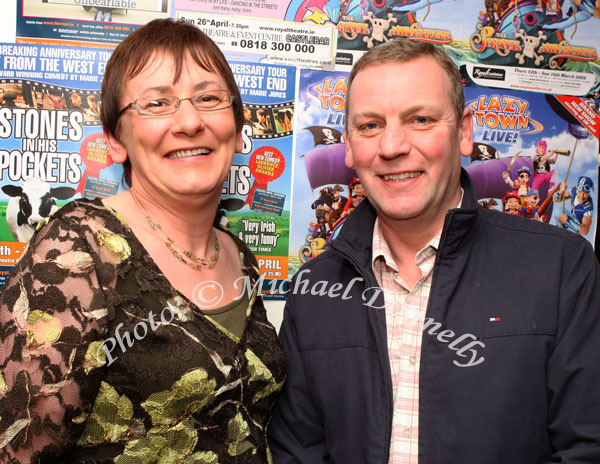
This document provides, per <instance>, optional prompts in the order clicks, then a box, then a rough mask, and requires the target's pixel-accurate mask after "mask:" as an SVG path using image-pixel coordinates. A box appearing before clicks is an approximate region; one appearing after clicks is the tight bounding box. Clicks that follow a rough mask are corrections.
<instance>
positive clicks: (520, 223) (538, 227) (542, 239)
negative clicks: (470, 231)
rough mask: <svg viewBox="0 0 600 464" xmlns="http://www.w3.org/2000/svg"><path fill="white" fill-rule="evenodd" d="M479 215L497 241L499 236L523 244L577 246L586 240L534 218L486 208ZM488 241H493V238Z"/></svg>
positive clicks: (499, 239)
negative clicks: (533, 242)
mask: <svg viewBox="0 0 600 464" xmlns="http://www.w3.org/2000/svg"><path fill="white" fill-rule="evenodd" d="M479 216H480V219H481V223H482V225H483V226H484V227H488V228H489V229H490V230H491V231H492V232H493V234H494V235H493V236H492V237H494V238H495V239H496V240H497V241H501V238H505V239H506V240H508V241H512V240H515V239H516V240H519V241H521V243H523V244H527V243H530V241H536V242H539V243H545V244H546V245H551V246H555V247H564V246H567V247H570V246H579V245H581V244H582V242H586V240H585V238H583V237H582V236H580V235H579V234H574V233H573V232H571V231H568V230H565V229H562V228H561V227H557V226H554V225H550V224H546V223H544V222H541V221H537V220H535V219H530V218H525V217H522V216H517V215H513V214H507V213H501V212H499V211H487V210H482V211H481V212H480V214H479ZM490 241H491V243H494V240H490Z"/></svg>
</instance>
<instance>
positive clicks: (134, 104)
mask: <svg viewBox="0 0 600 464" xmlns="http://www.w3.org/2000/svg"><path fill="white" fill-rule="evenodd" d="M210 92H222V93H224V94H226V95H227V96H228V97H229V104H228V105H227V106H221V107H219V108H209V109H207V108H198V107H197V106H196V105H194V100H193V99H194V97H197V96H199V95H204V94H206V93H210ZM165 97H168V98H171V97H172V98H175V99H177V103H176V104H175V107H174V109H173V111H169V112H168V113H142V112H140V107H139V106H138V101H139V100H145V99H152V98H157V99H158V98H165ZM185 100H189V102H190V103H191V104H192V106H193V107H194V109H195V110H196V111H200V112H202V113H209V112H212V111H220V110H224V109H227V108H230V107H231V106H233V102H234V101H235V96H234V95H233V94H232V93H231V92H230V91H229V90H223V89H215V90H210V91H207V90H202V91H200V92H197V93H195V94H194V95H191V96H189V97H185V98H179V97H177V96H175V95H149V96H147V97H140V98H136V99H135V100H134V101H132V102H131V103H129V104H128V105H127V106H125V107H124V108H123V109H122V110H121V111H119V116H118V117H119V118H120V117H121V116H122V115H123V113H125V111H127V110H129V109H132V108H133V109H135V110H136V111H137V113H138V114H139V115H140V116H169V115H171V114H175V113H176V112H177V110H178V109H179V107H180V106H181V102H182V101H185Z"/></svg>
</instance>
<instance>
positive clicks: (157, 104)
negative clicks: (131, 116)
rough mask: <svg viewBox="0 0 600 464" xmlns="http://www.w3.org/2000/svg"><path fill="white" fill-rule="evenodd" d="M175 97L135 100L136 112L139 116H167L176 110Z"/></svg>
mask: <svg viewBox="0 0 600 464" xmlns="http://www.w3.org/2000/svg"><path fill="white" fill-rule="evenodd" d="M177 102H178V100H177V97H174V96H172V95H171V96H162V97H154V96H152V97H144V98H138V99H137V100H136V105H137V110H138V113H140V114H146V115H155V114H169V113H174V112H175V111H176V110H177Z"/></svg>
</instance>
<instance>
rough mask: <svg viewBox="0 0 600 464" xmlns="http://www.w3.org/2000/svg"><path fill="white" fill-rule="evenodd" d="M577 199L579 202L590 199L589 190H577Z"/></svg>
mask: <svg viewBox="0 0 600 464" xmlns="http://www.w3.org/2000/svg"><path fill="white" fill-rule="evenodd" d="M577 199H578V200H579V203H585V202H586V201H588V200H589V199H590V192H584V191H583V190H577Z"/></svg>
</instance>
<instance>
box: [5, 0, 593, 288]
mask: <svg viewBox="0 0 600 464" xmlns="http://www.w3.org/2000/svg"><path fill="white" fill-rule="evenodd" d="M14 1H15V2H16V4H17V9H16V17H15V18H14V22H15V23H16V37H15V41H17V42H19V43H34V44H35V43H37V44H39V46H38V47H37V48H36V47H31V48H30V46H29V45H25V46H24V48H18V47H19V46H18V45H15V44H6V45H5V46H4V47H9V48H3V49H2V50H1V52H2V53H0V58H1V59H2V63H0V79H2V82H1V83H0V86H2V87H4V93H5V97H6V102H8V103H7V104H6V105H11V106H12V108H11V110H12V109H16V110H17V114H18V111H19V110H20V109H25V110H27V109H31V108H33V107H34V106H35V107H39V108H40V109H41V110H44V111H48V112H50V111H51V108H52V109H56V110H58V109H60V110H61V111H73V110H75V111H78V110H76V109H74V108H73V105H74V104H75V103H73V102H72V101H71V98H74V99H76V98H77V97H71V94H72V93H80V94H81V95H80V96H81V102H82V103H81V104H82V107H83V112H82V114H83V117H84V120H83V121H82V122H81V127H82V129H81V132H83V134H82V139H80V140H77V141H74V140H69V139H67V140H55V141H54V142H53V143H54V145H53V146H52V147H46V146H42V145H43V143H44V142H39V143H42V145H40V146H39V147H35V146H34V145H35V144H36V143H38V142H35V141H32V139H33V137H29V136H27V134H25V133H24V135H22V136H19V134H18V133H17V132H15V131H14V130H11V134H10V136H8V137H5V138H3V139H2V140H1V143H0V150H3V152H8V153H9V155H8V158H7V160H8V161H6V162H7V163H8V164H9V165H10V166H11V167H10V168H9V171H10V169H12V171H10V172H9V174H10V175H12V177H14V178H15V179H17V180H15V181H14V182H13V180H11V177H10V176H9V175H8V174H5V177H4V178H3V180H2V182H3V183H2V185H5V184H8V183H18V182H19V180H18V177H19V174H20V173H19V172H17V170H18V166H19V165H18V164H17V165H15V166H14V167H12V164H13V163H16V161H15V160H16V158H17V155H12V156H13V158H10V156H11V155H10V153H11V151H14V150H17V151H19V152H27V150H30V151H31V150H33V152H35V151H36V150H37V151H39V152H40V153H41V152H44V149H46V150H45V151H46V152H48V153H59V154H60V153H75V152H77V153H80V152H81V147H80V146H78V144H79V145H81V143H82V142H83V140H84V139H85V138H86V137H88V135H90V134H93V133H96V132H97V133H101V130H100V129H99V126H98V123H97V121H93V120H92V118H93V116H90V115H86V110H87V109H88V107H89V106H90V105H93V104H94V103H93V98H92V97H94V96H97V93H98V89H99V87H100V82H101V78H102V72H103V65H104V63H105V61H106V59H107V58H108V55H109V53H110V51H109V50H106V49H109V48H113V47H114V46H116V44H118V43H119V42H120V41H121V40H122V39H123V38H124V37H126V36H127V35H128V34H129V33H131V32H132V31H133V30H135V29H136V28H138V27H141V25H143V24H145V23H146V22H148V21H149V20H151V19H154V18H158V17H167V16H170V17H174V18H181V19H185V20H186V21H189V22H191V23H193V24H195V25H196V26H198V27H199V28H201V29H202V30H204V31H205V32H206V33H207V34H208V35H210V36H211V37H212V38H213V40H215V41H216V42H217V43H218V44H219V46H220V47H221V48H222V49H223V50H224V52H225V53H226V56H227V57H228V59H229V61H230V63H231V65H232V69H233V70H234V73H235V75H236V79H237V80H238V84H239V86H240V89H241V91H242V98H243V100H244V106H245V111H246V114H247V122H246V125H245V129H244V130H245V132H244V142H245V143H244V152H243V153H241V154H237V155H236V158H235V162H234V166H233V167H232V170H231V173H230V177H229V179H228V181H227V183H226V184H225V187H224V189H223V202H222V205H223V206H224V207H225V208H226V209H227V210H228V212H227V216H228V220H229V223H230V226H231V227H232V230H234V232H235V233H236V234H237V235H238V236H240V237H242V238H243V239H244V240H246V241H247V243H248V244H249V246H250V247H251V248H252V249H253V250H254V251H255V253H256V254H257V255H258V257H259V261H260V263H261V271H262V272H263V275H264V276H265V278H268V279H270V278H273V279H275V280H277V281H278V282H279V281H283V280H285V278H286V277H287V276H288V275H291V274H292V273H293V272H294V271H295V270H296V269H297V268H298V267H299V265H300V264H301V262H302V261H303V260H306V259H311V258H312V257H314V256H316V254H318V253H320V252H322V250H324V249H325V248H326V246H327V242H328V241H329V240H330V239H331V238H332V237H334V236H335V234H336V233H337V231H339V228H340V227H341V224H343V217H341V218H340V216H342V215H344V216H345V215H347V214H348V210H351V206H352V204H353V203H356V202H357V200H356V192H359V193H360V191H361V186H360V183H359V182H358V180H357V179H354V177H355V176H354V172H353V171H352V170H349V169H347V168H346V167H345V165H344V162H343V158H344V144H343V142H344V140H343V126H344V105H345V91H346V88H345V85H346V77H347V74H346V73H347V72H348V71H349V70H350V68H351V66H352V65H353V64H354V63H355V62H356V60H357V59H358V58H359V57H360V56H361V55H362V54H363V53H364V52H365V51H366V50H369V49H371V48H373V47H376V46H378V45H379V44H382V43H385V42H388V41H390V40H395V39H398V38H408V39H411V40H421V41H427V42H431V43H435V44H437V45H438V46H440V47H442V48H444V50H446V52H448V53H449V54H450V56H451V57H452V58H453V59H454V61H455V62H456V63H457V65H459V66H460V67H461V70H462V72H463V76H464V84H465V88H466V93H467V99H468V101H469V104H471V105H474V106H473V107H472V108H473V111H477V112H478V115H476V117H475V124H476V126H475V137H476V140H475V142H476V154H475V155H474V156H473V157H472V158H471V159H463V160H462V162H463V166H464V167H466V168H467V169H468V170H469V172H471V173H472V175H473V176H474V177H475V178H476V179H477V182H479V179H480V176H482V175H483V174H481V173H482V172H487V171H488V170H490V172H493V174H492V176H493V178H494V180H493V182H492V184H493V185H494V186H495V187H494V189H495V190H493V191H490V190H486V189H482V190H480V191H479V194H480V201H481V202H482V205H484V206H485V205H488V206H492V207H494V209H498V210H502V209H503V208H506V206H505V205H504V203H503V201H502V200H503V199H504V196H505V194H506V192H507V191H508V190H503V189H504V188H506V187H507V186H509V183H507V182H506V181H505V179H504V178H503V177H502V172H504V171H507V172H508V177H509V179H510V180H511V181H512V182H513V184H514V180H515V176H517V175H518V174H519V173H518V172H517V171H518V169H521V168H523V167H528V168H529V169H530V170H531V182H533V181H534V180H535V178H536V177H537V178H538V179H537V180H535V182H536V184H535V186H536V187H539V188H535V189H533V190H539V197H540V198H539V203H540V207H542V206H543V210H542V212H538V216H540V218H542V219H543V220H545V221H547V222H548V223H550V224H553V225H557V226H562V225H561V221H562V219H561V217H563V216H562V215H563V214H566V215H567V216H568V215H569V212H570V211H571V212H572V210H573V208H574V207H575V206H576V205H573V204H572V203H573V202H574V201H575V200H573V196H574V195H576V191H577V189H576V190H575V193H574V194H573V192H572V189H573V188H574V187H576V186H577V184H578V181H579V180H580V178H582V177H585V178H588V179H589V182H590V185H593V187H590V189H592V188H593V190H590V191H591V192H592V195H591V196H590V198H591V200H592V202H597V190H598V158H599V154H598V127H599V126H600V122H599V118H600V116H599V115H600V112H599V110H598V104H599V102H600V100H599V98H600V58H599V57H598V50H599V45H600V35H598V34H597V29H598V26H600V13H599V12H598V10H597V8H596V5H595V2H594V1H592V0H581V1H579V0H577V1H575V2H574V1H573V0H517V1H509V0H494V1H491V0H490V1H488V0H485V1H483V0H460V1H450V0H408V1H402V2H400V1H398V0H387V1H386V0H381V1H379V0H367V1H363V0H348V1H340V2H330V1H327V2H326V1H313V0H310V1H304V0H207V1H199V0H14ZM11 21H12V19H11ZM42 44H58V45H62V46H59V47H43V46H41V45H42ZM10 47H12V48H10ZM87 47H92V48H87ZM94 47H96V48H94ZM98 47H100V48H98ZM101 48H104V49H105V50H104V51H103V50H101ZM31 50H37V51H36V52H35V53H37V55H31V56H30V55H27V53H34V52H32V51H31ZM280 65H286V66H280ZM296 78H298V83H296V82H295V81H296ZM296 85H298V88H299V89H300V90H299V92H298V95H295V92H294V89H295V86H296ZM21 95H22V96H21ZM88 97H90V100H89V101H88ZM61 99H62V100H64V102H65V103H62V101H61ZM509 101H513V102H515V103H514V104H515V105H516V104H517V103H516V102H520V103H521V105H523V106H518V105H517V106H516V107H515V112H516V113H514V114H511V113H510V108H507V107H506V106H505V105H508V103H506V102H509ZM63 104H64V105H66V106H67V108H66V110H65V109H63V108H59V106H60V105H63ZM23 105H25V106H23ZM51 105H52V106H51ZM6 107H8V106H6ZM518 111H520V113H518ZM42 114H43V112H42ZM69 114H70V113H69ZM513 116H516V117H518V118H526V119H527V121H528V122H527V124H529V125H524V126H520V125H519V124H525V123H523V122H522V119H518V121H517V122H516V123H514V124H513V119H512V117H513ZM6 121H7V122H6V125H10V126H11V127H14V126H15V125H16V124H18V118H17V119H15V118H13V117H12V116H11V117H10V118H8V119H6ZM30 123H31V121H23V122H22V124H24V125H25V126H27V125H28V124H30ZM68 124H69V126H70V127H71V126H72V124H71V122H69V123H68ZM72 128H73V127H72ZM29 135H35V134H33V133H31V134H29ZM78 136H79V134H78ZM38 138H39V137H38ZM24 139H27V141H26V142H25V141H24ZM92 142H93V143H97V144H98V146H102V143H101V141H96V142H94V141H92ZM32 144H33V145H32ZM69 144H71V145H69ZM538 144H539V145H538ZM544 144H545V148H544ZM544 149H545V150H546V155H543V156H542V157H544V156H547V155H549V156H550V157H549V158H548V159H547V160H546V159H544V161H543V164H545V165H546V166H545V167H542V168H540V167H539V166H538V164H539V163H538V162H537V161H536V156H537V153H538V151H540V152H541V151H542V150H544ZM52 150H55V151H52ZM60 156H63V155H60ZM60 156H59V155H54V154H53V155H52V157H51V158H49V159H52V160H54V159H56V160H58V161H56V162H57V163H60V162H61V161H60V159H61V158H60ZM80 156H81V154H80ZM538 160H539V158H538ZM0 161H3V160H0ZM4 161H5V160H4ZM4 161H3V162H4ZM492 161H493V163H492ZM52 163H54V161H52ZM294 164H296V166H294V167H293V165H294ZM67 165H68V164H67ZM84 165H85V163H84V162H83V161H82V166H84ZM26 166H28V169H29V167H30V165H29V164H28V163H26ZM52 166H54V164H52ZM57 166H58V165H57ZM61 166H62V165H61ZM492 166H495V167H494V168H493V169H492V168H491V167H492ZM501 167H503V169H500V168H501ZM508 168H510V169H508ZM36 169H38V171H37V174H41V171H40V170H39V169H41V168H36ZM61 169H63V168H60V169H59V168H55V167H53V168H52V169H51V170H50V171H49V172H48V173H49V174H50V175H49V176H48V177H49V179H53V177H52V173H58V172H67V171H65V170H64V169H63V170H62V171H61ZM108 169H109V168H105V169H103V170H102V173H103V174H102V175H99V174H98V175H93V174H95V171H94V172H92V171H90V170H89V168H88V169H87V172H88V173H91V174H90V175H89V176H87V177H91V178H97V179H101V178H103V177H102V176H103V175H104V174H105V173H107V172H109V170H108ZM110 169H117V167H114V166H113V167H110ZM497 169H500V174H498V173H497V172H496V170H497ZM536 169H537V170H540V169H541V170H543V169H546V170H547V171H548V173H544V172H535V171H536ZM515 170H517V171H515ZM115 173H116V171H115ZM538 174H548V175H546V176H543V178H544V179H546V178H548V179H546V180H545V181H544V182H541V180H540V179H542V177H540V176H539V175H538ZM486 175H487V174H486ZM498 175H499V177H498ZM6 176H8V177H6ZM82 176H83V174H82ZM63 177H64V176H63ZM87 177H86V178H87ZM117 177H118V176H117ZM484 177H485V176H484ZM61 179H63V178H60V176H59V178H58V180H57V181H56V182H58V184H59V185H61V186H62V185H63V184H65V186H66V184H67V183H69V181H66V182H62V180H61ZM109 180H110V179H109ZM21 181H22V180H21ZM51 182H52V180H51ZM79 182H81V179H79V181H78V182H77V187H79ZM86 182H87V181H86ZM540 182H541V183H540ZM561 184H562V185H563V187H564V186H565V185H566V187H564V191H563V192H559V191H558V189H560V185H561ZM488 187H489V186H488ZM488 187H486V188H488ZM89 188H90V189H92V188H93V189H96V191H98V192H101V191H103V189H108V190H107V191H112V190H110V188H108V187H107V186H106V185H101V183H98V182H97V185H94V186H92V185H91V184H90V186H89ZM478 188H481V187H478ZM553 189H557V191H553ZM82 193H83V192H78V194H82ZM292 197H293V202H292ZM340 197H341V198H342V199H343V201H342V200H340ZM554 199H557V200H558V201H554ZM524 200H525V199H524V198H519V201H520V203H523V202H524ZM61 201H63V200H57V203H60V202H61ZM344 201H345V202H346V203H345V204H344V205H343V207H341V208H340V207H339V206H340V205H341V204H342V203H344ZM486 202H487V203H486ZM510 202H511V204H514V203H515V201H514V200H511V201H510ZM544 202H546V204H544ZM493 203H495V204H493ZM563 205H564V206H563ZM346 206H348V207H346ZM520 207H522V205H521V204H520ZM328 209H329V210H330V211H327V210H328ZM563 209H564V211H565V212H564V213H563ZM579 209H581V208H579ZM338 210H339V211H338ZM331 213H334V214H331ZM542 216H543V217H542ZM592 217H593V222H592V224H591V226H590V228H589V231H588V232H587V233H586V234H585V236H586V238H588V240H590V241H591V242H594V237H595V233H596V224H597V219H596V214H595V213H594V214H593V215H592ZM290 220H291V221H292V223H291V224H290ZM570 224H571V225H573V220H571V222H570ZM573 228H576V224H575V226H573ZM8 233H9V232H8V229H5V231H4V235H3V236H2V235H0V238H2V237H8V239H7V240H5V242H6V243H8V242H11V239H10V236H8V235H7V234H8ZM288 245H289V248H288ZM4 246H8V245H4ZM288 256H289V262H288V258H287V257H288ZM266 283H268V282H266ZM267 293H268V292H267ZM271 293H272V295H274V294H277V293H278V292H277V291H275V292H271Z"/></svg>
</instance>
